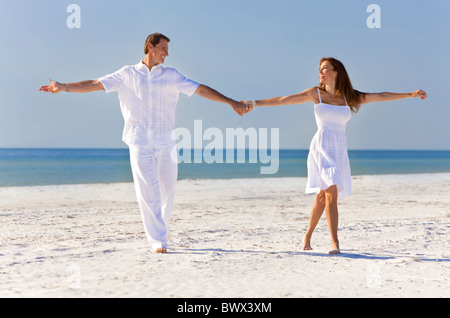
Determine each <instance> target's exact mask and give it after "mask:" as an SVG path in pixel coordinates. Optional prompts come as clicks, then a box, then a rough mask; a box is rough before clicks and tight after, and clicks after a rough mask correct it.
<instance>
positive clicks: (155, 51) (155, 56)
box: [148, 39, 169, 64]
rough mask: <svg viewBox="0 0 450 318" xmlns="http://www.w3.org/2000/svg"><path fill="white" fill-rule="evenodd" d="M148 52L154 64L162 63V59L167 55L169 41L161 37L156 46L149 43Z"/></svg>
mask: <svg viewBox="0 0 450 318" xmlns="http://www.w3.org/2000/svg"><path fill="white" fill-rule="evenodd" d="M148 52H149V54H150V57H151V59H152V60H153V61H154V62H155V63H156V64H162V63H164V59H165V58H166V57H167V56H169V42H167V40H164V39H161V41H159V43H158V44H156V46H153V45H152V44H151V43H149V45H148Z"/></svg>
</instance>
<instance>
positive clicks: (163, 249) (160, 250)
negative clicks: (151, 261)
mask: <svg viewBox="0 0 450 318" xmlns="http://www.w3.org/2000/svg"><path fill="white" fill-rule="evenodd" d="M153 252H155V253H162V254H165V253H167V249H165V248H164V247H161V248H157V249H155V250H154V251H153Z"/></svg>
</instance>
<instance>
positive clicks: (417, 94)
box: [411, 89, 428, 100]
mask: <svg viewBox="0 0 450 318" xmlns="http://www.w3.org/2000/svg"><path fill="white" fill-rule="evenodd" d="M411 96H412V97H420V98H421V99H422V100H424V99H425V98H427V97H428V96H427V93H426V92H425V91H423V90H421V89H418V90H417V91H415V92H412V93H411Z"/></svg>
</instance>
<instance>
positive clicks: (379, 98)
mask: <svg viewBox="0 0 450 318" xmlns="http://www.w3.org/2000/svg"><path fill="white" fill-rule="evenodd" d="M409 97H420V98H421V99H422V100H423V99H425V98H427V93H426V92H425V91H423V90H421V89H418V90H417V91H415V92H412V93H388V92H383V93H365V94H364V95H363V97H362V100H361V104H367V103H373V102H387V101H392V100H398V99H403V98H409Z"/></svg>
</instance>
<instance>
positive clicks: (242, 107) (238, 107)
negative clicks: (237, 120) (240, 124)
mask: <svg viewBox="0 0 450 318" xmlns="http://www.w3.org/2000/svg"><path fill="white" fill-rule="evenodd" d="M230 106H231V107H233V110H234V111H235V112H236V113H237V114H238V115H239V116H241V117H243V115H244V114H246V113H248V112H249V110H247V104H246V103H245V102H244V101H240V102H237V101H233V102H231V103H230Z"/></svg>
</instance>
